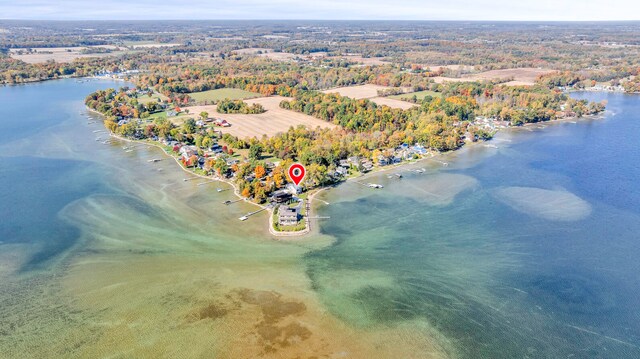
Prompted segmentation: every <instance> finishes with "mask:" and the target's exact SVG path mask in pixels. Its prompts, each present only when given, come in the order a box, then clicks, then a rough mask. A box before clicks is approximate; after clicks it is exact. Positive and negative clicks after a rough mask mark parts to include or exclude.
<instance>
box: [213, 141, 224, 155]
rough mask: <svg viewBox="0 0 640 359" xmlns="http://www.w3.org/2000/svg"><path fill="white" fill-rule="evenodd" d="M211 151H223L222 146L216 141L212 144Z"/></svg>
mask: <svg viewBox="0 0 640 359" xmlns="http://www.w3.org/2000/svg"><path fill="white" fill-rule="evenodd" d="M211 151H212V152H213V153H222V146H220V145H219V144H217V143H216V144H214V145H213V146H211Z"/></svg>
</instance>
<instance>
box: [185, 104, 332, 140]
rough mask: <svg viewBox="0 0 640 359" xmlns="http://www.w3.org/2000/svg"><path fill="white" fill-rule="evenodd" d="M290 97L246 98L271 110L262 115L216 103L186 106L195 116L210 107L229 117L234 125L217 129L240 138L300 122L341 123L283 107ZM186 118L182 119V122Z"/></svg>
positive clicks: (312, 125)
mask: <svg viewBox="0 0 640 359" xmlns="http://www.w3.org/2000/svg"><path fill="white" fill-rule="evenodd" d="M288 99H289V98H287V97H281V96H271V97H260V98H255V99H251V100H246V101H245V102H246V103H248V104H254V103H259V104H260V105H262V107H264V108H265V110H267V112H265V113H261V114H258V115H236V114H230V115H229V114H221V113H218V112H217V111H216V106H215V105H207V106H191V107H186V108H184V109H185V110H189V113H190V114H191V115H192V116H194V117H197V116H198V114H199V113H200V112H202V111H206V112H208V113H209V117H216V118H222V119H225V120H227V122H229V123H230V124H231V126H230V127H216V129H218V130H220V131H222V132H223V133H229V134H231V135H234V136H237V137H239V138H247V137H258V138H260V137H262V135H267V136H269V137H271V136H273V135H275V134H277V133H279V132H286V131H287V130H288V129H289V127H291V126H293V127H297V126H298V125H304V126H306V127H308V128H316V127H318V126H319V127H323V128H333V127H337V126H336V125H334V124H332V123H329V122H326V121H322V120H320V119H317V118H315V117H312V116H308V115H305V114H302V113H298V112H294V111H290V110H285V109H282V108H280V106H279V105H280V102H281V101H282V100H288ZM183 120H184V119H181V120H180V122H182V121H183Z"/></svg>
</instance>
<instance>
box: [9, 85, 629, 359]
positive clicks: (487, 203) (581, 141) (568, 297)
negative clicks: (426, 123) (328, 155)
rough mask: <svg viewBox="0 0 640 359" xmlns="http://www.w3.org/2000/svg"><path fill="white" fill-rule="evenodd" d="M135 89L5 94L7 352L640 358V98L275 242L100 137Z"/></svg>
mask: <svg viewBox="0 0 640 359" xmlns="http://www.w3.org/2000/svg"><path fill="white" fill-rule="evenodd" d="M122 85H123V83H121V82H109V81H89V82H82V83H79V82H77V81H75V80H61V81H51V82H46V83H39V84H31V85H26V86H16V87H3V88H0V139H1V140H2V141H0V199H1V205H0V214H1V217H0V218H2V222H1V223H0V319H1V320H0V353H3V354H2V355H0V356H4V357H8V358H15V357H87V358H89V357H90V358H95V357H107V356H109V357H122V358H128V357H220V358H226V357H242V358H244V357H274V358H288V357H296V356H298V357H310V356H317V357H323V356H324V357H352V358H361V357H370V358H390V357H396V358H403V357H406V358H409V357H411V358H439V357H454V358H455V357H459V358H481V357H482V358H516V357H517V358H555V357H568V358H637V357H640V311H638V309H637V308H638V307H639V306H640V295H639V294H640V280H639V279H638V273H639V272H640V261H638V259H637V258H638V255H639V254H640V238H638V237H639V235H638V233H640V184H639V183H638V182H637V180H636V179H637V178H639V177H640V165H639V164H638V160H637V159H638V158H639V154H640V153H639V150H638V148H637V146H636V144H637V139H638V138H640V121H638V117H639V115H638V113H640V98H638V97H637V96H629V95H621V94H600V93H584V94H575V95H574V96H577V97H584V98H589V99H592V100H600V99H607V100H608V102H609V105H608V112H607V114H606V115H605V116H603V118H600V119H593V120H591V119H590V120H579V121H577V122H576V123H573V122H570V121H567V122H562V123H554V124H546V125H543V126H538V127H528V128H521V129H516V130H511V131H504V132H502V133H500V134H499V135H498V137H497V138H496V139H495V140H494V141H491V142H490V143H489V144H490V145H491V146H484V145H483V144H477V145H473V146H468V147H467V148H465V149H463V150H461V151H457V152H455V153H451V154H448V155H445V156H442V157H440V158H438V159H437V160H427V161H422V162H420V163H418V164H416V165H413V166H408V167H403V168H401V169H398V170H391V171H389V172H388V173H386V172H385V173H380V174H376V175H373V176H370V177H369V178H367V179H365V180H364V181H366V182H375V183H380V184H383V185H384V186H385V187H384V189H381V190H373V189H370V188H367V187H365V186H362V185H360V184H358V183H356V182H355V181H350V182H348V183H345V184H342V185H340V186H339V187H337V188H333V189H331V190H328V191H325V192H323V194H322V195H321V196H320V198H321V199H322V200H324V201H327V202H328V203H329V205H324V204H323V205H321V206H319V207H318V211H319V213H320V215H323V216H329V217H331V218H330V219H326V220H319V221H318V222H317V223H316V224H314V226H313V228H314V230H315V233H314V234H313V235H311V236H309V237H305V238H304V239H301V240H289V241H275V240H273V239H272V238H271V237H270V236H269V235H268V234H267V233H266V228H267V227H266V225H267V215H266V214H261V215H256V216H253V217H251V218H250V219H249V220H248V221H245V222H240V221H238V219H237V218H238V217H240V216H241V215H243V214H244V213H246V212H248V211H250V210H252V209H253V208H255V207H252V206H251V205H249V204H244V203H237V204H233V205H231V206H225V205H223V204H222V202H223V201H225V200H227V199H232V198H233V194H232V193H231V192H230V191H229V190H228V186H226V185H223V184H217V183H203V182H204V181H202V180H189V181H183V180H184V179H185V178H188V177H189V175H188V174H187V173H185V172H182V171H181V170H180V169H179V167H177V165H176V164H175V163H174V162H173V161H172V160H170V159H168V158H166V157H163V155H162V152H161V151H159V150H158V149H154V148H147V147H144V146H141V145H131V144H129V143H123V142H113V143H109V144H103V142H102V141H104V140H105V139H107V138H108V136H106V134H105V133H104V132H94V131H100V130H102V126H101V124H100V123H98V122H94V119H93V118H94V117H95V116H94V115H91V114H89V113H87V112H86V111H85V109H84V106H83V104H82V101H83V99H84V97H85V96H86V94H88V93H89V92H91V91H94V90H95V89H98V88H107V87H119V86H122ZM129 146H131V148H129ZM125 147H126V148H125ZM152 158H162V159H163V160H162V161H160V162H158V163H150V162H148V160H149V159H152ZM443 162H446V163H448V165H447V166H443V164H442V163H443ZM422 168H424V169H425V173H422V174H420V173H416V172H415V171H413V170H414V169H422ZM398 172H401V173H402V174H403V178H402V179H398V178H396V177H395V176H391V178H389V175H390V174H394V173H398ZM216 188H223V189H225V191H222V192H217V191H216V190H215V189H216Z"/></svg>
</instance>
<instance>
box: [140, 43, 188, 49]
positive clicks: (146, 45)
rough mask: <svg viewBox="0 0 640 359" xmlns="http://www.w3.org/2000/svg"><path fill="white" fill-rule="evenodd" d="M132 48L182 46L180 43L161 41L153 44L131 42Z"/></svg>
mask: <svg viewBox="0 0 640 359" xmlns="http://www.w3.org/2000/svg"><path fill="white" fill-rule="evenodd" d="M129 46H130V47H131V48H134V49H147V48H154V47H173V46H180V44H169V43H168V44H161V43H152V44H131V45H129Z"/></svg>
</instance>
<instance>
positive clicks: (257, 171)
mask: <svg viewBox="0 0 640 359" xmlns="http://www.w3.org/2000/svg"><path fill="white" fill-rule="evenodd" d="M254 172H255V174H256V178H258V179H260V178H262V177H264V175H265V174H267V171H265V169H264V167H262V166H261V165H257V166H256V169H255V170H254Z"/></svg>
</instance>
